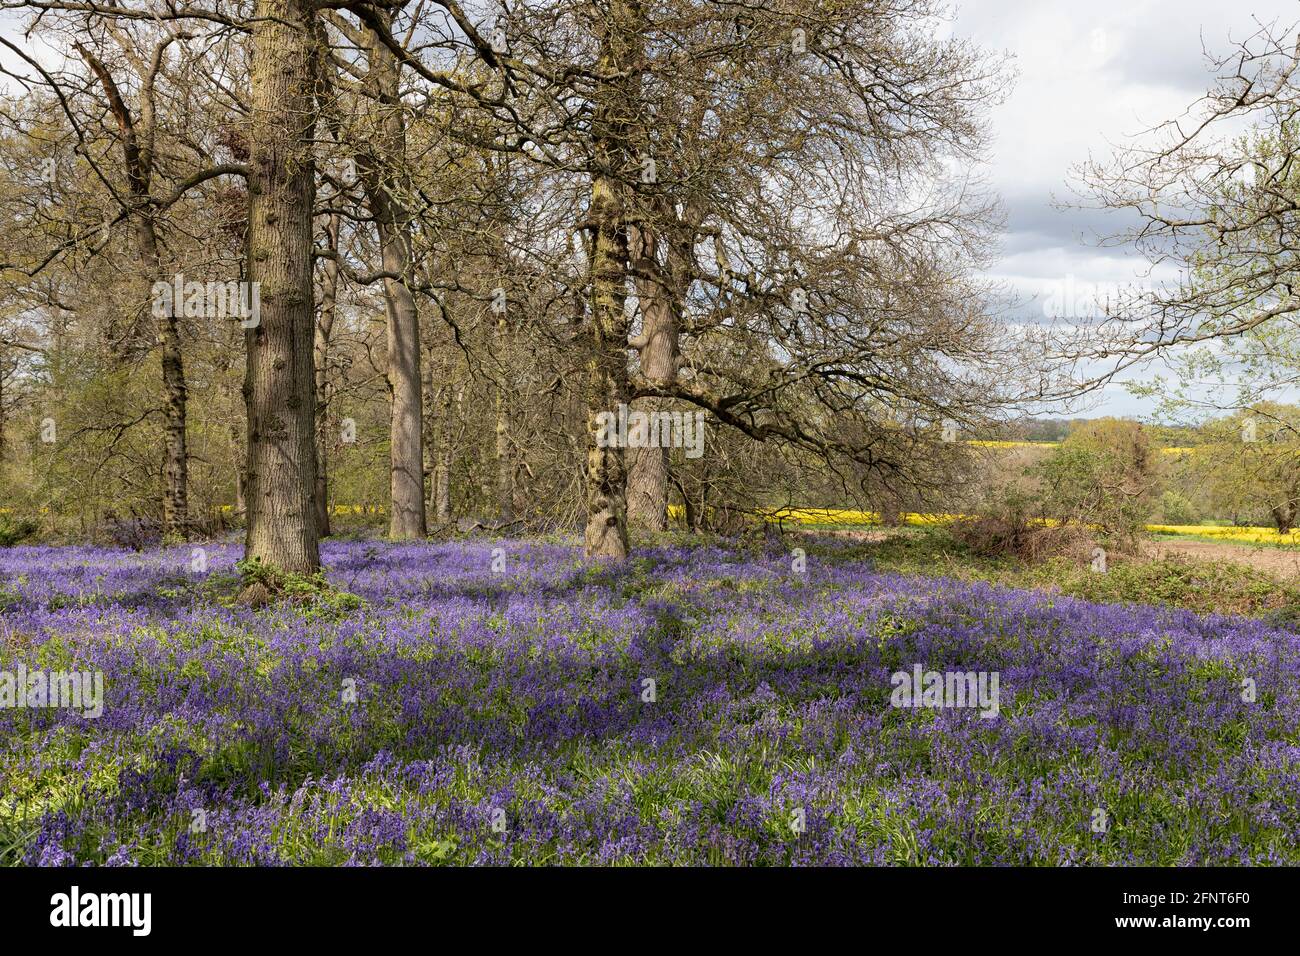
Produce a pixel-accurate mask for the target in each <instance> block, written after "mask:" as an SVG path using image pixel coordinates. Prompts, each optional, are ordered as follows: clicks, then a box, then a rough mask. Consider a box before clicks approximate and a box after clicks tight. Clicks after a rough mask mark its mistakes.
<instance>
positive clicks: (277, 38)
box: [244, 0, 320, 573]
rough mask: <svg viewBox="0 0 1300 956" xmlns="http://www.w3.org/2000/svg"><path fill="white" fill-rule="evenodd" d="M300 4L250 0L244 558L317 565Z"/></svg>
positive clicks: (306, 96) (310, 101)
mask: <svg viewBox="0 0 1300 956" xmlns="http://www.w3.org/2000/svg"><path fill="white" fill-rule="evenodd" d="M313 16H314V12H313V8H312V6H311V2H310V0H258V2H257V4H256V9H255V16H254V20H253V58H252V64H251V73H252V103H251V107H252V108H251V113H250V117H251V123H250V125H251V128H250V131H249V142H250V147H251V152H250V156H249V163H248V166H249V175H248V194H249V217H248V259H249V263H248V274H249V279H250V281H252V282H255V283H258V284H259V289H260V296H261V312H260V317H259V321H258V322H257V324H256V325H255V326H254V327H252V328H250V329H248V330H247V331H246V334H245V341H246V344H247V347H248V359H247V366H246V372H245V376H244V400H245V403H246V405H247V409H248V479H247V480H248V490H247V507H248V530H247V534H246V537H245V557H246V558H247V559H248V560H253V561H261V562H262V563H263V564H265V565H268V566H270V567H272V568H275V569H278V570H281V571H291V572H297V573H312V572H315V571H316V570H317V569H318V568H319V567H320V544H319V532H318V526H317V519H316V510H315V504H314V502H313V500H312V499H313V495H314V493H315V490H316V448H315V431H316V429H315V418H316V415H315V410H316V380H315V369H314V365H313V337H314V332H315V329H314V326H315V322H314V316H313V312H314V311H315V310H314V297H313V294H312V206H313V203H314V201H315V187H316V184H315V172H316V170H315V160H314V157H313V154H312V140H313V136H314V133H315V108H316V104H315V99H314V95H313V94H314V90H313V82H314V79H315V77H316V76H317V71H316V62H315V58H316V56H317V55H318V52H319V51H317V50H316V48H315V32H314V30H313V29H312V23H311V18H312V17H313Z"/></svg>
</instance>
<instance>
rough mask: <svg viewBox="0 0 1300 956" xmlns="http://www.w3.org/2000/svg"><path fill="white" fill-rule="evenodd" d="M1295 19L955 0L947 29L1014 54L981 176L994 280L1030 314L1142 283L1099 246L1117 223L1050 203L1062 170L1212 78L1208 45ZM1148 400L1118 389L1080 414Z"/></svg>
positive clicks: (1074, 2) (1254, 4) (1195, 9)
mask: <svg viewBox="0 0 1300 956" xmlns="http://www.w3.org/2000/svg"><path fill="white" fill-rule="evenodd" d="M1297 22H1300V2H1297V0H1235V2H1227V0H1090V2H1087V3H1080V2H1078V0H1032V2H1029V0H958V2H957V7H956V20H955V23H954V25H953V27H952V29H953V30H954V31H955V32H956V33H957V34H959V35H962V36H967V37H970V38H971V39H973V40H975V41H976V42H978V43H979V44H980V45H981V46H984V47H986V48H989V49H992V50H997V51H1004V52H1007V53H1010V54H1011V55H1012V56H1013V57H1014V65H1015V68H1016V70H1017V72H1018V77H1017V78H1016V81H1015V84H1014V87H1013V88H1012V90H1011V93H1010V95H1009V96H1008V98H1007V100H1006V102H1005V103H1004V104H1003V105H1002V106H1000V107H998V108H997V109H996V110H995V112H994V113H993V116H992V121H993V132H994V135H995V141H994V144H993V153H992V156H991V163H990V167H989V169H988V170H987V175H988V178H989V181H990V184H991V185H992V186H993V187H994V188H995V189H996V190H997V191H998V192H999V193H1000V194H1001V196H1002V199H1003V202H1004V204H1005V206H1006V212H1007V224H1006V225H1007V232H1006V235H1005V237H1004V240H1003V243H1002V258H1001V261H1000V262H999V263H998V264H997V266H996V268H995V269H994V270H993V275H994V277H995V278H997V279H999V280H1002V281H1003V282H1005V283H1006V284H1007V285H1009V286H1010V287H1011V288H1012V289H1014V290H1015V291H1016V292H1017V293H1018V294H1019V295H1020V296H1022V297H1026V298H1029V297H1034V298H1031V299H1030V302H1031V304H1030V305H1029V306H1027V308H1031V309H1033V310H1035V311H1036V312H1037V314H1038V315H1041V314H1042V311H1043V310H1042V303H1043V301H1044V300H1045V299H1047V298H1049V297H1050V296H1051V295H1052V294H1053V292H1055V293H1057V294H1058V295H1059V294H1064V295H1066V296H1068V295H1070V294H1071V293H1070V292H1068V291H1065V290H1068V289H1071V288H1072V289H1073V290H1075V291H1074V292H1073V295H1075V296H1076V297H1080V298H1082V297H1084V296H1087V295H1088V294H1089V293H1091V292H1092V290H1093V289H1095V288H1101V289H1104V288H1106V285H1107V284H1123V283H1132V282H1134V281H1142V280H1143V279H1144V278H1145V277H1146V271H1145V269H1144V263H1143V262H1142V261H1141V260H1140V259H1138V258H1136V257H1135V256H1133V255H1131V254H1130V255H1126V254H1125V252H1124V251H1123V250H1121V249H1113V248H1107V249H1101V248H1098V246H1097V241H1096V240H1097V238H1098V236H1099V235H1102V234H1105V233H1107V232H1110V231H1112V228H1113V227H1114V226H1116V225H1117V224H1116V223H1115V222H1114V221H1113V220H1111V219H1109V218H1108V217H1107V216H1105V214H1101V213H1096V212H1084V211H1080V210H1077V209H1060V208H1056V204H1057V203H1060V202H1069V201H1071V200H1072V199H1074V198H1075V196H1074V194H1073V193H1072V191H1071V189H1070V184H1071V182H1074V181H1075V180H1074V177H1073V176H1072V175H1071V171H1072V168H1073V167H1075V166H1076V165H1077V164H1079V163H1081V162H1084V161H1086V160H1087V159H1088V158H1089V156H1093V157H1095V158H1098V159H1104V158H1105V157H1106V156H1108V155H1110V152H1111V147H1112V145H1113V144H1123V143H1125V142H1131V141H1132V137H1134V136H1135V135H1140V134H1141V133H1142V131H1144V130H1146V129H1149V128H1150V127H1152V126H1154V125H1156V124H1158V123H1160V122H1162V121H1164V120H1167V119H1172V118H1173V117H1175V116H1177V115H1179V114H1180V113H1182V112H1183V111H1184V110H1186V109H1187V107H1188V106H1190V105H1191V104H1192V103H1193V102H1194V101H1195V100H1196V99H1197V97H1199V96H1201V95H1202V94H1203V93H1205V91H1206V90H1207V89H1208V87H1209V85H1210V83H1211V82H1212V80H1213V76H1214V74H1213V72H1212V69H1211V66H1210V64H1209V63H1207V61H1206V59H1205V51H1207V50H1208V51H1210V52H1212V53H1217V54H1225V53H1227V52H1228V51H1229V50H1230V49H1231V48H1232V46H1233V44H1234V42H1235V41H1239V40H1244V39H1246V38H1247V37H1249V36H1250V35H1251V34H1253V33H1255V32H1256V31H1257V30H1258V29H1259V27H1260V24H1276V25H1278V26H1293V25H1295V24H1296V23H1297ZM1161 371H1164V372H1167V371H1168V370H1167V369H1160V368H1149V369H1147V370H1146V371H1145V372H1144V373H1140V374H1139V375H1137V376H1136V377H1138V378H1143V377H1150V376H1151V375H1154V374H1157V373H1158V372H1161ZM1151 408H1152V403H1151V402H1149V401H1143V400H1138V399H1136V398H1134V397H1132V396H1131V395H1129V394H1128V392H1127V390H1126V389H1124V388H1123V387H1122V386H1120V385H1115V386H1112V387H1111V388H1110V389H1109V390H1108V391H1107V392H1106V394H1105V396H1104V398H1103V401H1102V404H1101V405H1100V407H1098V408H1095V409H1092V410H1090V411H1088V412H1086V414H1102V413H1111V414H1134V415H1141V414H1143V413H1145V412H1148V411H1149V410H1150V409H1151Z"/></svg>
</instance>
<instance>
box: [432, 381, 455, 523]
mask: <svg viewBox="0 0 1300 956" xmlns="http://www.w3.org/2000/svg"><path fill="white" fill-rule="evenodd" d="M455 397H456V396H454V395H453V393H452V387H451V384H450V383H448V384H447V386H446V387H445V389H444V391H443V398H442V425H441V435H440V439H439V441H438V461H437V464H436V465H435V466H434V470H433V489H434V490H433V494H434V513H435V514H436V515H437V516H438V523H439V524H446V523H447V522H449V521H451V452H452V447H451V434H452V425H453V424H454V423H455V422H454V419H453V415H454V413H455V408H456V406H455Z"/></svg>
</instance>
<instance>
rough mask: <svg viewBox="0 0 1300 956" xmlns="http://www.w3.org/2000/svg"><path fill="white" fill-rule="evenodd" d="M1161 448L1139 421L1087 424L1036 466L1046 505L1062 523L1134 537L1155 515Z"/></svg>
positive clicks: (1108, 421)
mask: <svg viewBox="0 0 1300 956" xmlns="http://www.w3.org/2000/svg"><path fill="white" fill-rule="evenodd" d="M1158 455H1159V452H1158V451H1157V449H1156V448H1155V447H1154V446H1153V445H1152V443H1151V440H1150V437H1149V436H1148V434H1147V432H1146V430H1145V429H1144V428H1143V427H1142V426H1141V425H1140V424H1138V423H1137V422H1131V421H1125V420H1122V419H1117V418H1099V419H1096V420H1094V421H1090V422H1087V423H1086V424H1084V425H1082V426H1081V427H1079V428H1077V429H1075V430H1074V431H1073V432H1071V433H1070V435H1069V437H1068V438H1066V439H1065V441H1063V442H1062V443H1061V444H1060V446H1059V447H1058V448H1057V449H1056V450H1055V451H1054V452H1053V453H1052V455H1051V456H1050V457H1048V459H1047V460H1046V461H1044V462H1043V463H1042V464H1041V465H1039V466H1038V467H1037V469H1036V473H1037V475H1038V477H1040V478H1041V479H1042V482H1043V489H1042V491H1041V495H1042V498H1041V500H1042V503H1043V507H1044V509H1045V511H1046V513H1047V515H1048V516H1049V517H1052V518H1055V519H1056V520H1058V521H1060V522H1062V523H1067V524H1068V523H1078V524H1084V525H1088V526H1091V527H1094V528H1096V529H1097V530H1098V531H1099V532H1100V533H1101V534H1102V535H1103V536H1105V537H1115V538H1119V539H1123V540H1126V541H1130V542H1131V541H1133V540H1135V539H1136V538H1137V536H1138V534H1139V533H1140V532H1141V531H1142V528H1143V526H1144V525H1145V524H1146V522H1147V520H1148V519H1149V518H1150V516H1151V512H1152V510H1153V509H1154V504H1155V500H1156V496H1157V494H1158V491H1159V487H1160V472H1161V469H1160V462H1159V459H1158Z"/></svg>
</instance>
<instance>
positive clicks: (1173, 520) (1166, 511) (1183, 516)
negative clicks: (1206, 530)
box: [1160, 488, 1201, 524]
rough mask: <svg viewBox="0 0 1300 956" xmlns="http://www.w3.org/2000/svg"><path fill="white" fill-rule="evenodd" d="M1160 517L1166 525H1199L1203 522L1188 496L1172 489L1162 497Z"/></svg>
mask: <svg viewBox="0 0 1300 956" xmlns="http://www.w3.org/2000/svg"><path fill="white" fill-rule="evenodd" d="M1160 515H1161V517H1162V518H1163V519H1164V523H1165V524H1197V523H1199V522H1200V520H1201V517H1200V514H1199V513H1198V512H1197V510H1196V506H1195V505H1194V504H1192V502H1191V501H1190V500H1189V499H1188V498H1187V496H1186V495H1184V494H1182V493H1181V492H1178V491H1175V490H1173V489H1172V488H1170V489H1167V490H1166V491H1165V492H1164V493H1163V494H1161V496H1160Z"/></svg>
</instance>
